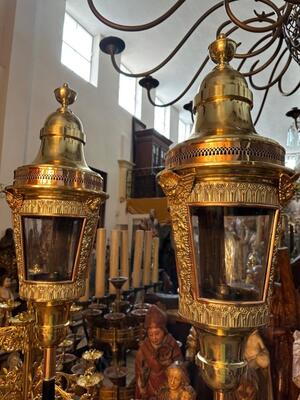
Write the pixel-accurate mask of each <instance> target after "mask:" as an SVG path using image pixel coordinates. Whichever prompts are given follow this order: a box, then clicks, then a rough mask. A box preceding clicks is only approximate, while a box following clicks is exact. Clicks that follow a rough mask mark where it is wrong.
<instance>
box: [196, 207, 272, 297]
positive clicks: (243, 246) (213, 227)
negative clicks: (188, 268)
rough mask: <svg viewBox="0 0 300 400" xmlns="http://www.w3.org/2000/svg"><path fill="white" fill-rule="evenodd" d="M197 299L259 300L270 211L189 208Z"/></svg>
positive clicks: (270, 219)
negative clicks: (196, 275)
mask: <svg viewBox="0 0 300 400" xmlns="http://www.w3.org/2000/svg"><path fill="white" fill-rule="evenodd" d="M190 211H191V218H192V225H193V241H194V253H195V260H196V265H197V270H198V280H199V283H200V296H201V297H204V298H208V299H220V300H230V301H255V300H262V297H263V291H264V284H265V275H266V270H267V262H268V253H269V246H270V239H271V229H272V225H273V220H274V212H275V211H274V210H271V209H265V208H252V207H236V208H235V207H222V206H212V207H191V208H190Z"/></svg>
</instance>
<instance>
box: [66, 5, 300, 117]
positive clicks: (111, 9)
mask: <svg viewBox="0 0 300 400" xmlns="http://www.w3.org/2000/svg"><path fill="white" fill-rule="evenodd" d="M275 1H276V4H278V5H280V4H284V1H283V0H278V1H277V0H274V2H275ZM218 2H219V1H217V0H188V1H186V2H185V3H184V4H183V5H182V6H181V7H180V8H179V9H178V10H177V11H176V12H175V14H173V15H172V16H171V17H170V18H169V19H167V20H166V21H165V22H164V23H162V24H161V25H159V26H158V27H155V28H152V29H150V30H146V31H142V32H120V31H116V30H113V29H110V28H108V27H107V26H105V25H103V24H102V23H101V22H99V21H98V20H97V19H96V17H95V16H94V15H93V14H92V12H91V10H90V9H89V7H88V4H87V1H86V0H67V10H68V11H69V12H70V13H71V14H72V15H73V16H74V18H76V19H77V20H78V21H79V22H80V23H81V24H82V25H83V26H85V27H86V28H87V29H88V30H89V31H90V32H91V33H92V34H94V35H95V34H101V35H102V36H107V35H114V36H119V37H121V38H122V39H123V40H124V41H125V43H126V48H125V50H124V52H123V53H122V62H123V63H124V65H126V67H127V68H128V69H129V70H131V72H141V71H144V70H148V69H150V68H152V67H154V66H156V65H157V64H158V63H160V62H161V61H162V60H163V59H164V58H165V57H166V56H167V55H168V54H169V53H170V51H171V50H172V49H173V48H174V47H175V46H176V45H177V43H178V42H179V41H180V40H181V39H182V37H183V36H184V34H185V33H186V32H187V31H188V29H189V27H191V26H192V24H193V23H194V22H195V21H196V20H197V19H198V18H199V17H200V16H201V15H202V14H203V13H204V12H205V11H206V10H208V9H209V8H210V7H211V6H213V5H216V4H217V3H218ZM174 3H175V0H172V1H171V0H164V1H161V0H151V1H149V0H122V1H120V0H94V4H95V6H96V7H97V9H98V11H99V12H100V13H101V14H102V15H104V16H105V17H106V18H108V19H110V20H112V21H114V22H118V23H121V24H127V25H136V24H143V23H145V22H149V21H151V20H153V19H155V18H157V17H158V16H160V15H161V14H163V13H164V12H165V11H166V10H167V9H168V8H169V7H170V6H172V5H173V4H174ZM242 3H243V7H241V4H242ZM254 7H255V8H256V10H258V11H261V10H263V9H264V8H263V6H262V5H261V4H260V3H259V2H256V1H254V0H239V1H237V2H234V3H233V5H232V9H233V11H235V12H236V14H237V16H238V17H239V18H240V19H246V18H251V17H253V8H254ZM265 10H267V9H266V8H265ZM227 19H228V18H227V15H226V12H225V10H224V8H223V6H222V7H220V8H219V9H218V10H217V11H216V12H215V13H214V14H213V15H212V16H210V17H209V18H207V19H206V20H205V21H204V22H203V23H202V24H201V25H200V27H198V29H197V30H196V31H195V32H194V33H193V34H192V36H191V37H190V38H189V40H188V42H187V43H186V44H185V45H184V47H183V48H182V49H181V50H180V51H179V52H178V53H177V55H176V56H175V57H174V58H173V59H172V60H171V61H170V62H169V64H167V66H165V67H164V68H162V70H160V71H158V72H157V73H155V74H154V75H153V76H154V77H155V78H157V79H158V80H159V81H160V85H159V88H158V89H157V94H158V96H159V97H160V98H161V99H162V100H163V101H165V102H168V101H170V100H172V99H174V98H175V97H177V95H178V94H179V93H180V92H181V91H182V90H183V89H184V88H185V87H186V85H187V84H188V82H189V81H190V80H191V78H192V76H193V75H194V73H195V72H196V70H197V68H198V67H199V65H200V64H201V63H202V61H203V60H204V58H205V57H206V55H207V47H208V45H209V44H210V43H211V42H212V41H213V40H214V39H215V32H216V29H217V27H218V26H219V25H220V24H221V23H222V22H224V21H225V20H227ZM232 37H233V38H234V39H235V40H237V41H238V42H241V45H240V47H239V51H240V52H243V51H247V50H248V49H249V48H250V47H251V45H253V44H254V43H255V41H256V40H257V38H258V36H257V34H253V33H246V32H244V31H238V32H237V33H235V34H234V35H233V36H232ZM271 50H272V49H270V50H269V52H270V51H271ZM274 50H275V47H274V48H273V51H274ZM269 54H271V53H269ZM266 55H267V53H266V54H264V56H263V57H265V56H266ZM103 57H106V55H103ZM107 57H108V56H107ZM263 57H262V58H263ZM262 61H263V60H262ZM293 64H294V65H293V66H292V68H293V70H294V71H297V72H296V73H297V74H299V66H298V65H297V64H296V63H295V62H293ZM212 65H213V64H212V62H210V63H209V64H208V66H207V67H206V69H205V70H204V71H203V73H202V75H201V76H200V77H199V78H198V81H196V83H195V84H194V85H193V86H192V88H191V89H190V91H189V92H188V93H187V95H185V96H184V98H183V99H182V100H180V102H179V103H177V105H176V106H177V107H178V109H179V110H180V111H181V110H182V106H183V104H185V103H187V102H188V101H190V100H192V98H193V97H194V95H195V93H196V90H197V87H198V86H199V83H200V82H201V80H202V79H203V77H204V76H205V74H206V73H207V72H208V71H209V70H211V68H212ZM250 65H251V64H250ZM248 66H249V64H248ZM112 68H113V67H112ZM267 71H268V70H267ZM290 75H291V76H292V77H294V76H295V75H294V74H293V73H291V74H290ZM267 79H268V74H265V75H264V74H260V76H257V78H256V81H257V82H264V81H266V80H267ZM289 79H292V78H289V76H288V75H287V80H289ZM271 92H273V94H272V93H271V94H270V98H271V100H270V99H269V100H268V101H272V96H278V91H277V89H276V88H274V89H273V90H272V91H271ZM254 97H255V98H257V102H258V103H259V102H260V100H261V98H262V92H260V93H258V94H254ZM298 98H299V97H298ZM255 100H256V99H255ZM182 115H184V114H182ZM185 118H187V119H188V118H189V115H188V113H186V114H185Z"/></svg>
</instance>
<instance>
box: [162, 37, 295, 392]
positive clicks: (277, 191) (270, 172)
mask: <svg viewBox="0 0 300 400" xmlns="http://www.w3.org/2000/svg"><path fill="white" fill-rule="evenodd" d="M235 49H236V44H235V43H234V42H233V41H232V40H231V39H228V38H226V37H225V36H224V35H220V37H219V38H218V39H217V40H216V41H215V42H214V43H213V44H212V45H211V46H210V48H209V51H210V56H211V58H212V60H213V61H214V62H215V63H216V64H217V66H216V67H215V68H214V70H213V71H212V72H210V73H209V74H208V75H207V76H206V78H205V79H204V80H203V82H202V84H201V86H200V89H199V92H198V94H197V95H196V97H195V100H194V112H195V121H194V127H193V131H192V135H191V137H190V138H189V139H188V140H186V141H185V142H183V143H179V144H177V145H176V146H175V147H173V148H172V149H171V150H170V151H169V152H168V153H167V155H166V164H165V165H166V168H165V170H164V171H162V172H161V173H160V174H159V175H158V181H159V183H160V185H161V187H162V189H163V190H164V192H165V194H166V196H167V199H168V206H169V210H170V214H171V220H172V227H173V232H174V242H175V249H176V260H177V262H176V264H177V271H178V278H179V314H180V315H181V316H182V317H183V318H184V319H185V320H187V321H189V322H190V323H191V324H192V325H194V327H195V328H196V331H197V334H198V343H199V346H200V347H199V350H200V351H199V353H198V355H197V363H198V365H199V367H200V370H201V374H202V376H203V378H204V380H205V381H206V383H207V384H208V385H209V386H210V387H212V388H213V389H214V391H215V398H217V399H223V398H225V396H226V392H229V391H231V390H233V389H234V388H235V387H236V386H237V385H238V382H239V379H240V377H241V375H242V374H243V372H244V371H245V367H246V361H245V359H244V344H245V340H246V338H247V336H248V335H249V334H250V333H251V331H252V330H253V329H254V328H256V327H260V326H262V325H265V324H266V323H267V322H268V320H269V307H270V299H271V295H272V286H273V279H274V264H275V261H276V252H277V247H278V242H279V236H280V228H279V218H280V212H281V209H282V207H283V206H284V204H285V203H286V202H287V201H288V200H289V199H290V198H291V197H292V196H293V194H294V191H295V180H296V179H297V175H294V172H293V171H292V170H290V169H288V168H285V166H284V156H285V150H284V148H283V147H282V146H281V145H279V144H278V143H277V142H275V141H273V140H272V139H268V138H264V137H262V136H259V135H258V134H257V132H256V131H255V129H254V126H253V123H252V119H251V114H250V111H251V108H252V106H253V102H252V93H251V92H250V90H249V88H248V86H247V83H246V80H245V78H244V77H243V76H242V75H241V73H240V72H238V71H236V70H234V69H233V68H232V67H231V66H230V65H229V62H230V60H231V59H232V58H233V56H234V53H235ZM213 206H215V207H213ZM205 207H207V209H209V208H213V209H218V207H219V208H222V210H223V208H224V209H226V210H236V212H238V211H237V210H239V209H241V207H244V208H243V209H244V210H245V207H248V210H249V209H251V208H252V209H264V210H266V209H268V210H270V212H271V213H272V225H271V228H270V232H269V239H268V240H269V241H268V247H267V248H266V249H265V251H266V270H265V271H266V273H265V276H264V277H263V278H262V279H263V286H262V291H261V297H259V298H255V299H254V298H247V297H246V298H245V299H243V297H241V296H239V297H237V298H230V297H229V296H228V293H227V291H228V290H229V289H230V290H231V289H232V288H234V286H232V287H230V285H228V282H227V278H226V277H225V278H223V276H222V275H221V281H219V282H218V284H217V286H216V292H213V293H215V294H214V295H212V296H210V297H209V296H208V295H205V294H204V292H203V291H201V290H202V289H201V290H200V284H202V282H201V276H202V279H203V275H201V268H203V265H202V266H201V265H199V264H197V256H196V252H199V251H200V252H201V251H202V250H201V249H200V250H199V248H198V249H196V247H195V246H196V245H195V239H194V235H198V236H197V240H198V244H199V243H200V239H199V237H200V235H201V234H202V235H203V232H206V231H201V232H202V233H201V232H200V225H199V227H198V226H197V225H194V222H193V215H198V216H197V218H198V219H200V218H201V217H200V216H199V215H204V214H192V210H199V209H201V210H206V208H205ZM226 207H227V208H226ZM201 212H204V211H201ZM230 215H231V214H230ZM234 215H235V214H234ZM237 215H238V214H237ZM211 223H214V221H211ZM215 223H217V221H216V222H215ZM223 224H225V222H223ZM195 229H196V230H195ZM197 229H198V231H197ZM205 229H209V226H205ZM223 230H225V228H224V227H223ZM214 232H215V231H214ZM216 232H218V233H219V234H220V235H221V234H222V232H221V230H219V231H218V230H217V228H216ZM214 235H215V236H214V238H215V240H218V238H216V233H214ZM220 240H221V242H222V240H224V242H222V243H224V248H225V239H222V238H221V239H220ZM204 242H205V241H204V237H202V242H201V243H202V245H203V246H204V245H206V246H210V247H209V248H210V249H211V251H214V252H215V253H210V254H209V256H210V257H214V256H215V257H216V260H215V261H216V263H217V261H218V257H221V258H222V257H224V258H225V257H226V256H225V251H226V248H225V250H224V253H221V252H220V253H217V251H218V246H219V245H218V243H217V242H216V244H215V249H213V246H211V244H207V243H206V244H205V243H204ZM221 242H220V243H221ZM222 254H223V255H222ZM198 257H199V255H198ZM206 262H207V259H206ZM217 265H219V264H217ZM245 265H246V264H245ZM199 269H200V271H199ZM211 274H213V272H211ZM222 279H223V280H224V279H225V280H224V282H225V283H226V282H227V285H226V284H224V283H223V285H222ZM199 282H200V284H199ZM213 282H214V281H213ZM246 284H247V283H246ZM201 288H202V286H201ZM245 290H247V289H246V287H245ZM240 293H241V292H240ZM242 299H243V300H242Z"/></svg>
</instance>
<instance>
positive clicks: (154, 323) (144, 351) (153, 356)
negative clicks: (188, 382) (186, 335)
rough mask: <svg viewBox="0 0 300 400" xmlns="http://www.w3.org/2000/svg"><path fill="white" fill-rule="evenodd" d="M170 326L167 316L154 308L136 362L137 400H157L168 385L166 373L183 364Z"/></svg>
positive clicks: (151, 309) (148, 317)
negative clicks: (176, 364)
mask: <svg viewBox="0 0 300 400" xmlns="http://www.w3.org/2000/svg"><path fill="white" fill-rule="evenodd" d="M166 325H167V317H166V314H165V313H164V312H163V311H162V310H160V309H159V308H158V307H157V306H155V305H152V306H151V307H150V308H149V310H148V313H147V315H146V317H145V329H146V338H145V339H144V340H143V341H142V342H141V344H140V347H139V350H138V351H137V354H136V359H135V376H136V396H135V397H136V399H147V400H157V399H158V393H159V391H160V389H161V388H162V387H163V386H165V385H166V382H167V374H166V369H167V368H168V367H169V366H170V365H171V364H172V363H173V362H174V361H176V360H178V361H181V360H182V354H181V351H180V348H179V346H178V344H177V342H176V340H175V339H174V338H173V336H171V335H170V334H169V333H168V331H167V329H166Z"/></svg>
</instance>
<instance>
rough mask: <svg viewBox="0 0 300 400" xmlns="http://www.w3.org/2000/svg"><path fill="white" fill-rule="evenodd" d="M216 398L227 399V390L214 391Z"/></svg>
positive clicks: (215, 399) (216, 399) (217, 399)
mask: <svg viewBox="0 0 300 400" xmlns="http://www.w3.org/2000/svg"><path fill="white" fill-rule="evenodd" d="M214 400H226V394H225V392H214Z"/></svg>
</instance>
